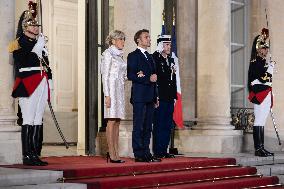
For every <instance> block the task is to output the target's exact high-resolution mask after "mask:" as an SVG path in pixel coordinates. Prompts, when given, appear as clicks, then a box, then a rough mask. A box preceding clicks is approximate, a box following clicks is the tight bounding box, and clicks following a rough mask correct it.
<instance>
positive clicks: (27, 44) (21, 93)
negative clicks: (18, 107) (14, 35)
mask: <svg viewBox="0 0 284 189" xmlns="http://www.w3.org/2000/svg"><path fill="white" fill-rule="evenodd" d="M12 43H13V45H12V46H13V47H9V51H10V52H12V53H13V57H14V64H15V67H16V71H15V74H16V79H15V83H14V87H13V92H12V96H13V97H14V98H16V97H29V96H30V95H31V94H32V93H33V92H34V90H35V89H36V88H37V86H38V85H39V84H40V82H41V80H42V79H43V78H44V77H46V78H47V79H52V74H51V69H50V68H49V62H48V57H47V56H45V55H44V53H43V58H44V62H45V63H42V69H43V70H42V69H41V65H40V60H39V58H38V57H37V55H36V54H35V53H34V52H31V51H32V49H33V47H34V45H35V44H36V40H35V39H31V38H29V37H27V36H26V35H24V34H23V35H22V36H21V37H19V38H18V39H16V40H15V41H13V42H12Z"/></svg>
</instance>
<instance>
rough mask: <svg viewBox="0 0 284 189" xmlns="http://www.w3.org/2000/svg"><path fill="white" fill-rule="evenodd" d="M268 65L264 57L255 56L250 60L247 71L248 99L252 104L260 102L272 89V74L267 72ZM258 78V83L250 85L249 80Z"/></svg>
mask: <svg viewBox="0 0 284 189" xmlns="http://www.w3.org/2000/svg"><path fill="white" fill-rule="evenodd" d="M267 69H268V65H267V64H266V59H264V58H262V57H260V56H256V58H255V59H253V60H251V62H250V66H249V72H248V89H249V97H248V99H249V100H250V101H251V102H252V103H254V104H261V103H262V101H263V100H264V99H265V97H266V96H267V95H268V93H269V92H270V91H271V90H272V87H271V85H270V86H269V85H267V84H269V83H272V75H271V74H270V73H268V72H267ZM256 79H258V80H259V81H260V83H259V84H255V85H253V86H252V85H251V82H253V81H254V80H256Z"/></svg>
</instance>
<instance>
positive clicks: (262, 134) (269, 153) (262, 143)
mask: <svg viewBox="0 0 284 189" xmlns="http://www.w3.org/2000/svg"><path fill="white" fill-rule="evenodd" d="M260 138H261V142H260V146H261V148H262V149H263V151H264V152H265V153H266V154H267V156H274V153H271V152H269V151H267V150H266V149H265V148H264V126H261V127H260Z"/></svg>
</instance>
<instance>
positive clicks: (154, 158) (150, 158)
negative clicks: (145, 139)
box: [147, 154, 162, 162]
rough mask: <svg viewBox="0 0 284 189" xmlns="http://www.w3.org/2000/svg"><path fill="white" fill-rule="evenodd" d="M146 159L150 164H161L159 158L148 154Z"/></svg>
mask: <svg viewBox="0 0 284 189" xmlns="http://www.w3.org/2000/svg"><path fill="white" fill-rule="evenodd" d="M147 159H149V161H150V162H161V161H162V160H161V159H160V158H157V157H155V156H152V154H150V155H149V156H148V158H147Z"/></svg>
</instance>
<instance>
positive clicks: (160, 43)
mask: <svg viewBox="0 0 284 189" xmlns="http://www.w3.org/2000/svg"><path fill="white" fill-rule="evenodd" d="M163 50H164V44H163V42H159V43H158V46H157V49H156V51H157V52H159V53H161V52H163Z"/></svg>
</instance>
